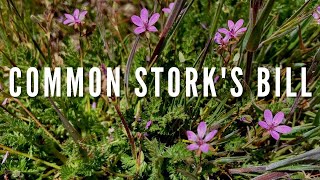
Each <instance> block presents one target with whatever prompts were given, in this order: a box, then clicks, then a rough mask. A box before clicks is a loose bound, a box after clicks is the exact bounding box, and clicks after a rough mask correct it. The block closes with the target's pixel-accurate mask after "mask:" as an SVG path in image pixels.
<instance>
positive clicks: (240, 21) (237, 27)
mask: <svg viewBox="0 0 320 180" xmlns="http://www.w3.org/2000/svg"><path fill="white" fill-rule="evenodd" d="M243 22H244V20H243V19H239V20H238V21H237V22H236V24H235V25H234V31H235V32H237V31H238V30H239V29H240V28H241V27H242V25H243Z"/></svg>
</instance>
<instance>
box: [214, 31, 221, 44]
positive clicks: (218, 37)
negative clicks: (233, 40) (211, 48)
mask: <svg viewBox="0 0 320 180" xmlns="http://www.w3.org/2000/svg"><path fill="white" fill-rule="evenodd" d="M221 41H222V36H221V34H220V33H219V32H217V33H216V34H215V35H214V42H216V43H217V44H222V42H221Z"/></svg>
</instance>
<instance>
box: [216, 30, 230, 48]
mask: <svg viewBox="0 0 320 180" xmlns="http://www.w3.org/2000/svg"><path fill="white" fill-rule="evenodd" d="M229 40H230V37H229V36H228V35H226V36H225V37H222V35H221V34H220V33H219V32H217V33H216V34H215V35H214V42H216V43H217V44H219V45H221V46H226V45H228V43H229Z"/></svg>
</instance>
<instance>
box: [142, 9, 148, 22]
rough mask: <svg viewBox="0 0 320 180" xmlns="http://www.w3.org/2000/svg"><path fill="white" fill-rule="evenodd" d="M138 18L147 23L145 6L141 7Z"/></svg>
mask: <svg viewBox="0 0 320 180" xmlns="http://www.w3.org/2000/svg"><path fill="white" fill-rule="evenodd" d="M140 18H141V20H142V21H143V22H144V23H148V19H149V11H148V10H147V9H146V8H143V9H142V10H141V12H140Z"/></svg>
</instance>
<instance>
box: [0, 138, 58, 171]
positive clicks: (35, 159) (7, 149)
mask: <svg viewBox="0 0 320 180" xmlns="http://www.w3.org/2000/svg"><path fill="white" fill-rule="evenodd" d="M0 148H2V149H3V151H1V150H0V152H1V153H5V152H6V151H8V152H9V153H10V154H16V155H21V156H24V157H27V158H30V159H32V160H34V161H37V162H40V163H42V164H45V165H47V166H50V167H52V168H55V169H59V170H60V169H61V168H60V166H58V165H56V164H54V163H50V162H47V161H44V160H42V159H39V158H36V157H34V156H32V155H29V154H26V153H23V152H20V151H16V150H14V149H12V148H9V147H7V146H4V145H2V144H0Z"/></svg>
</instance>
